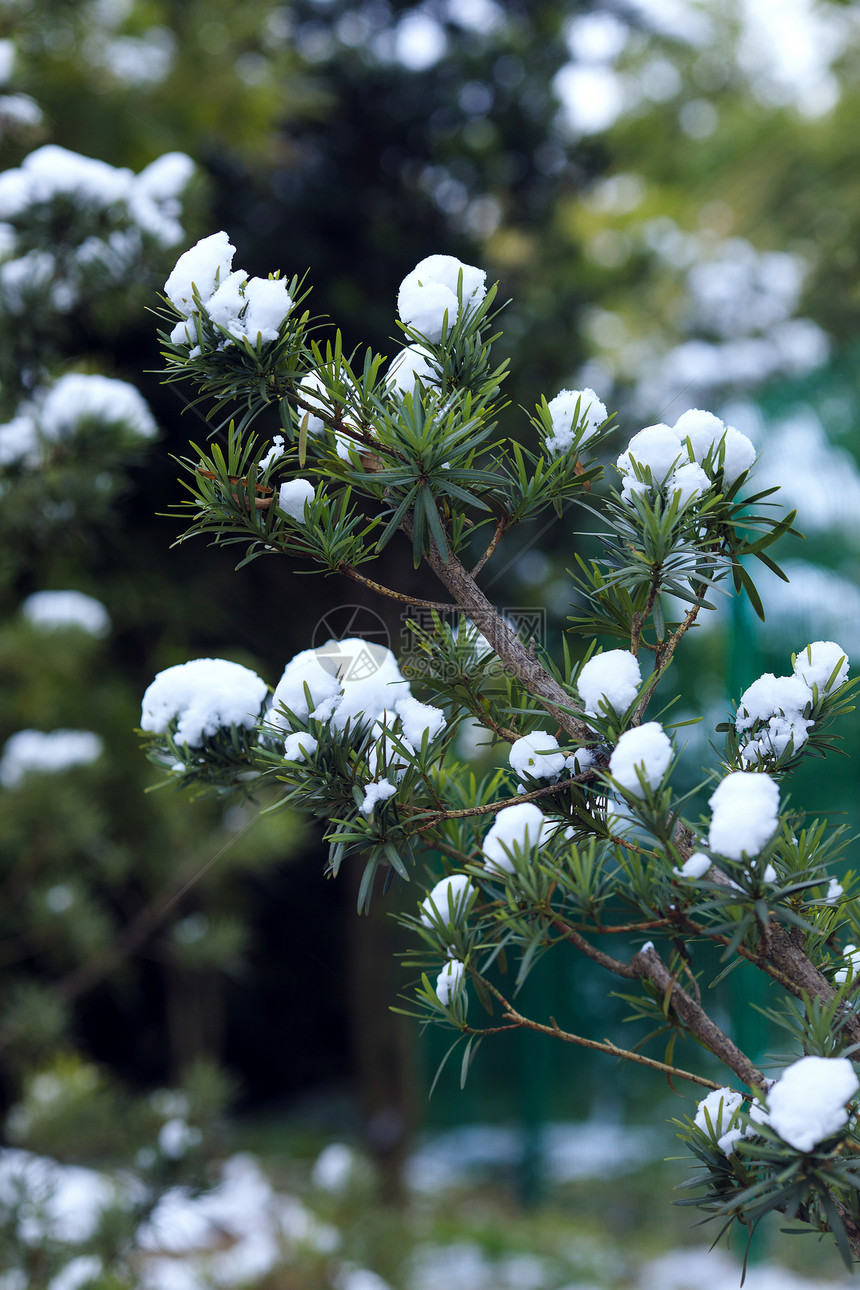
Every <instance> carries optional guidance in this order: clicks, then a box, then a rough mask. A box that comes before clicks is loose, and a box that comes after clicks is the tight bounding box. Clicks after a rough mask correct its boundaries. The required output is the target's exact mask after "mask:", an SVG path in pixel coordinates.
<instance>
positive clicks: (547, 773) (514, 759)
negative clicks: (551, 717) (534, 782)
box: [508, 730, 567, 780]
mask: <svg viewBox="0 0 860 1290" xmlns="http://www.w3.org/2000/svg"><path fill="white" fill-rule="evenodd" d="M508 758H509V761H510V763H511V767H512V769H513V770H515V771H516V773H517V774H518V775H519V777H520V779H521V780H526V779H555V777H556V775H560V774H561V772H562V771H563V770H564V769H565V767H566V765H567V756H566V754H565V753H563V752H559V747H558V740H557V739H556V737H555V735H548V734H546V732H545V731H543V730H533V731H532V733H531V734H529V735H524V736H523V738H522V739H518V740H517V741H516V743H514V744H512V745H511V749H510V753H509V754H508Z"/></svg>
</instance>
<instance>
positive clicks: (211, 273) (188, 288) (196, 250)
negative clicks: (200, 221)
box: [164, 231, 236, 318]
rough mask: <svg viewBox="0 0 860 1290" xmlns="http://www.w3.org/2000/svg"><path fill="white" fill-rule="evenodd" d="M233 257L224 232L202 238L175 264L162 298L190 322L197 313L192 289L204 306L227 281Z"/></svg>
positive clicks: (233, 247)
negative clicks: (164, 297)
mask: <svg viewBox="0 0 860 1290" xmlns="http://www.w3.org/2000/svg"><path fill="white" fill-rule="evenodd" d="M235 254H236V248H235V246H233V244H232V243H231V241H230V239H229V238H228V236H227V234H226V233H225V232H223V231H222V232H220V233H211V234H210V235H209V237H203V238H201V239H200V241H199V242H196V243H195V244H194V246H192V247H191V249H190V250H188V251H185V252H183V254H182V255H180V257H179V259H178V260H177V261H176V264H175V265H174V267H173V271H172V273H171V274H170V277H169V278H168V279H167V281H166V282H165V284H164V294H165V295H166V296H167V298H168V300H169V301H170V303H171V304H172V305H174V306H175V308H176V309H178V310H179V312H180V313H181V314H185V317H186V318H190V317H191V315H192V314H193V313H196V312H197V306H196V305H195V303H194V290H193V289H194V287H196V288H197V291H198V294H199V296H200V299H201V300H202V301H203V303H204V304H205V303H206V301H207V300H208V299H209V298H210V297H211V296H213V295H214V294H215V291H216V289H217V287H218V285H219V284H220V283H221V282H223V281H225V279H226V278H227V277H228V275H229V273H230V267H231V265H232V263H233V256H234V255H235Z"/></svg>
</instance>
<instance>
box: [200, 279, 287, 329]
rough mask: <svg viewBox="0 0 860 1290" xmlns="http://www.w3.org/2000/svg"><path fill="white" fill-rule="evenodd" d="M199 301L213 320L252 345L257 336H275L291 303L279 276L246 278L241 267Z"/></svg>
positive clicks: (285, 284) (283, 282)
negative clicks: (212, 292)
mask: <svg viewBox="0 0 860 1290" xmlns="http://www.w3.org/2000/svg"><path fill="white" fill-rule="evenodd" d="M201 297H202V293H201ZM203 303H204V307H205V309H206V312H207V314H208V315H209V318H210V320H211V321H212V322H213V323H216V324H217V325H218V326H219V327H223V328H224V330H225V331H227V332H229V334H230V335H231V336H233V337H235V338H236V340H247V341H250V343H251V344H252V345H256V343H257V340H258V338H259V340H260V341H261V342H262V343H263V344H266V343H268V342H270V341H273V340H277V339H278V333H279V330H280V328H281V327H282V326H283V324H284V322H285V320H286V318H287V315H288V314H289V312H290V310H291V309H292V307H293V300H292V296H291V295H290V293H289V291H288V289H287V283H286V282H285V281H284V280H283V279H281V278H249V277H248V275H247V273H245V271H244V269H237V270H235V272H233V273H231V274H230V275H229V276H228V277H227V278H226V279H225V280H224V282H222V284H221V285H220V286H219V287H218V289H217V291H215V292H214V294H213V295H212V296H211V297H210V298H209V299H208V300H204V302H203Z"/></svg>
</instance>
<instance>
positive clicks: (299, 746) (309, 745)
mask: <svg viewBox="0 0 860 1290" xmlns="http://www.w3.org/2000/svg"><path fill="white" fill-rule="evenodd" d="M318 747H319V742H318V740H316V739H314V737H313V735H309V734H306V733H305V732H304V730H297V731H295V733H294V734H291V735H287V737H286V739H285V740H284V756H285V757H286V759H287V761H305V759H306V758H308V757H313V755H314V753H315V752H316V750H317V748H318Z"/></svg>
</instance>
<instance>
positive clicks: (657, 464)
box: [615, 422, 686, 486]
mask: <svg viewBox="0 0 860 1290" xmlns="http://www.w3.org/2000/svg"><path fill="white" fill-rule="evenodd" d="M683 456H686V452H685V449H684V445H683V443H682V441H681V438H680V436H679V435H678V434H677V432H676V431H675V430H673V429H671V428H670V427H669V426H667V425H663V424H662V422H661V423H659V424H657V425H653V426H646V427H645V429H644V430H640V431H639V432H638V433H637V434H635V435H634V436H633V438H632V439H631V440H630V442H629V443H628V445H627V447H626V449H625V450H624V452H623V453H622V454H621V456H620V457H619V458H618V460H617V462H616V463H615V464H616V466H617V467H618V470H619V471H620V472H621V474H622V475H623V476H627V475H633V474H634V471H633V462H634V461H635V462H636V463H637V465H639V466H641V467H642V468H643V469H644V468H645V467H647V468H648V469H649V470H650V472H651V480H652V483H653V484H654V485H655V486H659V485H660V484H662V483H663V482H664V480H665V479H666V477H667V475H668V474H669V472H670V471H671V470H672V469H673V468H674V466H675V465H676V463H677V462H678V460H679V458H682V457H683Z"/></svg>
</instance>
